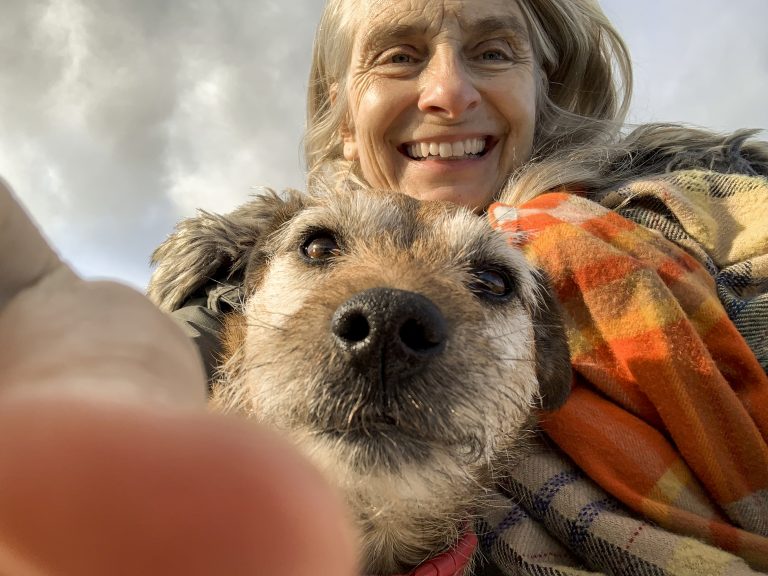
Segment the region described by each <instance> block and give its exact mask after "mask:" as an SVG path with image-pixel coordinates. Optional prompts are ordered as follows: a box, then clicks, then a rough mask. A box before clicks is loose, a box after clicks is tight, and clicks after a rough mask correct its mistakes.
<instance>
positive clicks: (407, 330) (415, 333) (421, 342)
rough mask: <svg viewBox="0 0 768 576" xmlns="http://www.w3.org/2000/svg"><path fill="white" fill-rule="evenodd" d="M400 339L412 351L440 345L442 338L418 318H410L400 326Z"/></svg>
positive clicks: (427, 349)
mask: <svg viewBox="0 0 768 576" xmlns="http://www.w3.org/2000/svg"><path fill="white" fill-rule="evenodd" d="M400 340H401V342H402V343H403V344H405V345H406V346H407V347H408V348H410V349H411V350H413V351H414V352H429V351H430V350H432V349H434V348H436V347H438V346H440V344H441V343H442V341H443V338H442V335H441V334H437V333H436V331H435V330H430V329H429V328H428V327H427V326H425V325H424V324H422V323H421V322H419V321H418V320H416V319H413V318H411V319H409V320H406V321H405V322H403V325H402V326H401V327H400Z"/></svg>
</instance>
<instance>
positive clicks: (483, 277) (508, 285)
mask: <svg viewBox="0 0 768 576" xmlns="http://www.w3.org/2000/svg"><path fill="white" fill-rule="evenodd" d="M470 289H471V290H472V292H474V293H475V294H478V295H480V296H491V297H494V298H503V297H504V296H507V295H508V294H509V293H510V292H511V291H512V282H511V281H510V280H509V276H507V275H506V274H505V273H503V272H501V271H499V270H492V269H488V270H478V271H477V272H475V274H474V278H473V279H472V283H471V284H470Z"/></svg>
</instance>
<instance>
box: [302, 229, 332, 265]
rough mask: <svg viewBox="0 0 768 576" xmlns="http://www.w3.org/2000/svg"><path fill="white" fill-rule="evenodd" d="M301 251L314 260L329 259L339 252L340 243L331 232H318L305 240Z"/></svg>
mask: <svg viewBox="0 0 768 576" xmlns="http://www.w3.org/2000/svg"><path fill="white" fill-rule="evenodd" d="M301 252H302V253H303V255H304V256H305V257H306V258H308V259H310V260H313V261H322V260H328V259H329V258H331V257H333V256H337V255H338V254H339V245H338V243H337V242H336V239H335V238H334V237H333V236H331V235H330V234H326V233H323V234H316V235H314V236H312V237H310V238H309V239H307V241H306V242H304V244H303V245H302V247H301Z"/></svg>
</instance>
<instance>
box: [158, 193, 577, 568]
mask: <svg viewBox="0 0 768 576" xmlns="http://www.w3.org/2000/svg"><path fill="white" fill-rule="evenodd" d="M154 261H155V263H156V265H157V268H156V270H155V273H154V275H153V278H152V281H151V283H150V288H149V294H150V297H151V298H152V299H153V300H154V301H155V302H156V303H158V304H159V305H160V307H161V308H163V309H165V310H173V309H175V308H178V307H179V306H180V305H182V303H183V302H184V301H185V300H186V299H187V298H189V297H190V296H191V295H192V294H194V293H195V292H196V291H198V290H199V289H200V288H201V287H202V286H203V285H205V284H210V282H211V281H216V280H217V279H222V280H223V279H226V278H231V277H236V278H239V279H241V281H242V285H243V298H242V303H241V306H237V307H236V309H235V310H233V311H232V312H231V313H229V314H227V317H226V320H225V322H224V329H223V331H222V334H223V336H222V339H223V342H224V344H223V348H224V353H223V355H222V359H221V365H220V369H219V375H218V378H217V381H216V383H215V385H214V386H213V392H212V397H211V404H212V406H213V407H214V408H215V409H216V410H219V411H222V412H228V413H233V412H234V413H239V414H242V415H244V416H246V417H249V418H254V419H256V420H258V421H259V422H263V423H265V424H267V425H269V426H272V427H274V428H276V429H279V430H281V431H282V432H283V433H284V434H286V435H287V436H289V437H290V438H291V439H292V440H293V442H295V444H296V445H297V446H298V447H299V448H300V449H301V450H302V451H303V452H304V453H305V454H306V455H307V456H308V457H309V458H310V459H311V460H312V461H314V463H315V464H316V465H317V466H318V467H319V468H320V469H321V470H322V471H323V472H324V473H325V474H326V476H327V477H328V478H329V479H330V481H331V482H332V484H334V485H335V486H337V487H338V488H339V490H340V491H341V493H342V495H343V496H344V498H345V499H346V501H347V503H348V505H349V508H350V510H351V511H352V514H353V516H354V518H355V520H356V521H357V524H358V528H359V534H360V539H361V542H360V549H361V551H362V553H361V556H362V560H361V564H362V567H363V569H364V573H365V574H393V573H398V572H405V571H407V570H411V569H413V568H414V566H417V565H419V564H420V563H421V562H423V561H424V560H425V559H428V558H430V557H432V556H435V555H437V554H440V553H441V552H443V551H445V550H446V549H450V548H451V546H452V545H454V544H455V543H456V542H457V541H458V540H459V539H460V538H461V535H462V533H463V532H464V531H465V530H466V529H467V527H469V526H471V525H472V520H473V517H474V516H475V514H477V512H478V510H480V509H482V507H483V505H484V499H485V497H486V496H487V495H488V494H489V493H490V492H492V490H493V488H494V486H495V484H496V482H497V481H498V480H499V479H500V478H502V477H503V476H504V475H505V471H506V470H508V469H509V467H510V466H513V465H514V463H515V461H516V460H517V459H518V458H519V456H520V455H521V454H522V453H523V452H522V451H523V450H524V447H525V443H526V438H527V437H529V436H530V435H531V431H532V430H533V429H534V428H535V412H536V410H535V409H536V408H543V409H545V410H548V409H553V408H556V407H558V406H560V405H561V404H562V403H563V402H564V400H565V398H566V396H567V394H568V392H569V386H570V380H571V373H570V362H569V357H568V348H567V344H566V340H565V333H564V329H563V327H562V322H561V318H560V314H559V309H558V306H557V303H556V302H555V300H554V298H553V296H552V293H551V290H550V288H549V286H548V284H547V282H546V281H545V280H544V278H542V276H541V274H539V273H538V272H537V271H536V270H534V269H533V268H532V267H531V266H530V265H529V264H528V263H527V262H526V260H525V258H524V256H523V254H522V253H521V251H520V250H519V249H517V248H515V247H514V246H510V244H509V242H508V241H507V239H505V238H504V237H503V236H502V235H501V233H499V232H497V231H494V230H493V229H492V228H491V226H490V225H489V224H488V222H487V218H484V217H479V216H478V215H477V214H474V213H472V212H470V211H469V210H466V209H464V208H460V207H457V206H455V205H453V204H449V203H443V202H419V201H417V200H415V199H413V198H410V197H408V196H405V195H403V194H397V193H392V192H384V191H375V190H364V191H345V192H334V191H331V190H326V191H317V192H315V193H313V194H302V193H299V192H295V191H293V192H286V193H284V194H283V195H278V194H275V193H273V192H269V193H266V194H264V195H262V196H260V197H257V198H256V199H255V200H253V201H252V202H250V203H249V204H246V205H244V206H243V207H241V208H239V209H238V210H236V211H235V212H233V213H231V214H229V215H227V216H217V215H212V214H206V213H201V214H200V215H199V216H198V217H196V218H192V219H189V220H186V221H184V222H183V223H181V224H180V225H179V227H178V228H177V231H176V233H175V234H174V235H172V236H171V237H170V238H169V239H168V240H167V241H166V242H165V243H164V244H163V245H162V246H161V247H160V248H159V249H158V250H157V251H156V253H155V255H154ZM467 570H468V572H466V573H467V574H468V573H469V571H470V570H471V568H469V567H468V568H467Z"/></svg>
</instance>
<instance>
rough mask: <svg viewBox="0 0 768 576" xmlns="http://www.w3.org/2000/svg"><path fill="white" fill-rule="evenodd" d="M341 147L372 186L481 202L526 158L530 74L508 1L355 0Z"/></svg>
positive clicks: (532, 100)
mask: <svg viewBox="0 0 768 576" xmlns="http://www.w3.org/2000/svg"><path fill="white" fill-rule="evenodd" d="M358 6H359V7H358V8H356V9H355V10H356V11H357V15H356V16H357V17H356V23H357V24H358V26H357V28H356V29H357V32H356V37H355V40H354V47H353V52H352V62H351V65H350V70H349V76H348V78H347V87H346V90H347V97H348V99H349V100H348V101H349V118H348V120H347V124H346V125H345V127H344V128H343V131H342V136H343V137H344V156H345V157H346V158H347V159H348V160H359V161H360V166H361V169H362V172H363V176H364V177H365V179H366V180H367V181H368V183H369V184H371V185H372V186H374V187H380V188H390V189H394V190H398V191H400V192H404V193H406V194H408V195H409V196H413V197H415V198H420V199H425V200H450V201H452V202H455V203H457V204H462V205H464V206H468V207H470V208H482V207H485V206H487V204H488V203H489V202H490V200H491V198H492V197H493V195H494V193H495V192H496V191H497V190H498V189H499V188H500V187H501V185H502V184H503V183H504V181H505V180H506V178H507V177H508V176H509V174H510V173H511V172H512V171H513V170H514V169H515V168H517V167H518V166H520V165H521V164H522V163H523V162H525V161H526V160H528V158H529V157H530V155H531V149H532V145H533V133H534V123H535V116H536V106H535V104H536V80H535V78H536V74H535V66H534V59H533V55H532V53H531V46H530V43H529V40H528V32H527V27H526V25H525V20H524V18H523V15H522V13H521V12H520V10H519V8H518V7H517V4H516V3H515V2H513V1H511V0H364V1H362V2H360V3H359V5H358Z"/></svg>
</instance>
